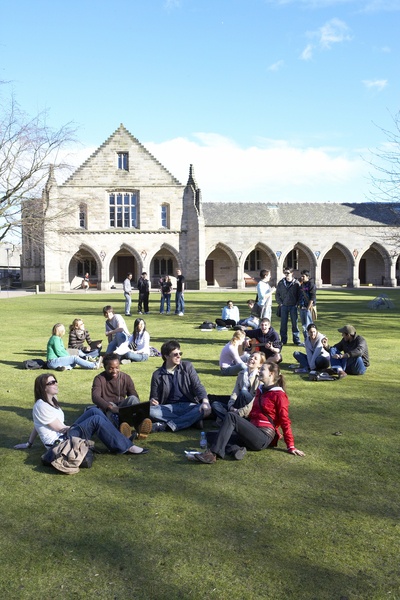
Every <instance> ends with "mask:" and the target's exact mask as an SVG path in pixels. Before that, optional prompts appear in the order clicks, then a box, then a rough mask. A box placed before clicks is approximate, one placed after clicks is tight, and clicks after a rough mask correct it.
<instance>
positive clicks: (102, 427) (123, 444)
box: [68, 407, 132, 454]
mask: <svg viewBox="0 0 400 600" xmlns="http://www.w3.org/2000/svg"><path fill="white" fill-rule="evenodd" d="M94 434H96V435H97V437H98V438H99V439H100V440H101V441H102V442H103V444H104V445H105V446H106V447H107V448H108V449H109V450H110V452H117V453H118V454H124V452H126V451H127V450H128V449H129V448H130V447H131V446H132V442H131V441H130V440H128V438H126V437H125V436H124V435H122V433H120V432H119V431H118V430H117V429H115V427H114V426H113V424H112V423H111V422H110V421H109V420H108V419H107V417H106V416H105V415H104V413H103V412H102V411H101V410H100V409H99V408H95V407H93V408H89V410H86V411H85V412H84V413H83V414H82V415H81V416H80V417H79V418H78V419H77V420H76V421H75V423H74V424H73V425H72V426H71V428H70V429H69V430H68V436H69V437H72V436H76V437H80V438H83V439H86V440H90V439H91V438H92V437H93V435H94Z"/></svg>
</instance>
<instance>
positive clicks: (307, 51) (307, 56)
mask: <svg viewBox="0 0 400 600" xmlns="http://www.w3.org/2000/svg"><path fill="white" fill-rule="evenodd" d="M313 50H314V46H313V45H312V44H307V46H306V47H305V48H304V50H303V52H302V53H301V54H300V59H301V60H311V59H312V57H313Z"/></svg>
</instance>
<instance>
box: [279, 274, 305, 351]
mask: <svg viewBox="0 0 400 600" xmlns="http://www.w3.org/2000/svg"><path fill="white" fill-rule="evenodd" d="M283 274H284V277H283V279H281V280H280V282H279V283H278V287H277V288H276V293H275V298H276V301H277V303H278V307H279V309H280V311H281V329H280V334H281V340H282V344H287V341H288V333H287V327H288V321H289V317H290V320H291V322H292V336H293V344H294V345H295V346H304V344H303V342H301V341H300V332H299V328H298V326H297V319H298V313H297V306H298V305H299V302H300V295H301V291H300V284H299V282H298V281H297V279H295V278H294V277H293V269H292V268H286V269H285V270H284V271H283Z"/></svg>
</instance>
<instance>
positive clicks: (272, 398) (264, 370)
mask: <svg viewBox="0 0 400 600" xmlns="http://www.w3.org/2000/svg"><path fill="white" fill-rule="evenodd" d="M259 379H260V384H261V385H260V387H259V388H258V390H257V392H256V395H255V398H254V402H253V407H252V409H251V412H250V415H249V420H247V419H245V418H243V417H240V416H239V415H238V414H237V413H234V412H228V413H227V414H226V416H225V418H224V421H223V423H222V427H221V429H220V430H219V431H218V432H210V433H208V434H207V442H208V443H209V450H207V451H206V452H202V453H199V454H195V455H194V459H195V460H197V461H198V462H201V463H205V464H212V463H215V462H216V460H217V458H225V455H226V454H228V455H231V456H233V457H234V458H235V459H236V460H241V459H242V458H243V457H244V456H245V454H246V452H247V449H248V450H255V451H258V450H265V448H268V447H272V446H275V445H276V444H277V440H278V439H279V438H280V437H281V436H280V434H279V433H278V429H279V428H281V429H282V432H283V437H284V440H285V442H286V447H287V451H288V452H289V453H290V454H294V455H297V456H304V452H302V450H299V449H298V448H296V446H295V444H294V438H293V434H292V429H291V423H290V419H289V400H288V397H287V395H286V392H285V382H284V378H283V375H282V374H281V373H280V371H279V366H278V365H277V364H276V363H273V362H269V361H267V362H266V363H265V364H264V365H263V366H262V367H261V369H260V374H259Z"/></svg>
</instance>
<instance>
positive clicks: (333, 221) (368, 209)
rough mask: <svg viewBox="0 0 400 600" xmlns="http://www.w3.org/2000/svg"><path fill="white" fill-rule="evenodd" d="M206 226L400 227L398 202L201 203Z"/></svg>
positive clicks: (399, 204) (399, 206)
mask: <svg viewBox="0 0 400 600" xmlns="http://www.w3.org/2000/svg"><path fill="white" fill-rule="evenodd" d="M202 210H203V215H204V220H205V224H206V226H207V227H238V226H240V225H241V226H243V225H244V226H246V227H253V226H259V225H260V224H261V225H265V226H273V227H290V226H295V227H298V226H302V225H303V226H304V225H306V226H309V227H330V226H331V227H381V226H386V227H394V226H399V225H400V203H398V204H397V203H391V204H384V203H382V204H378V203H373V202H362V203H355V204H333V203H298V204H297V203H282V204H280V203H278V204H267V203H262V202H254V203H253V202H248V203H246V204H243V203H236V202H203V204H202Z"/></svg>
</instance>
